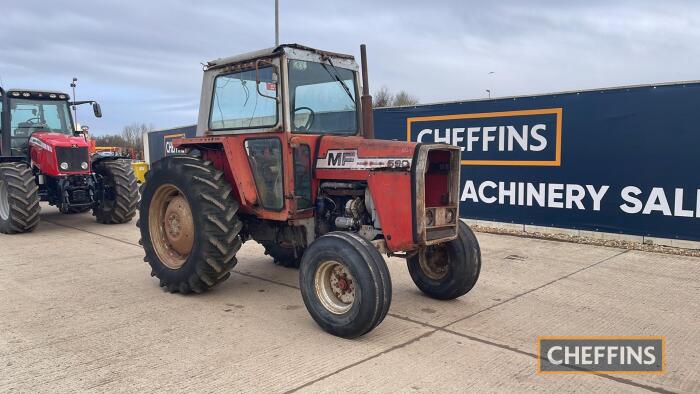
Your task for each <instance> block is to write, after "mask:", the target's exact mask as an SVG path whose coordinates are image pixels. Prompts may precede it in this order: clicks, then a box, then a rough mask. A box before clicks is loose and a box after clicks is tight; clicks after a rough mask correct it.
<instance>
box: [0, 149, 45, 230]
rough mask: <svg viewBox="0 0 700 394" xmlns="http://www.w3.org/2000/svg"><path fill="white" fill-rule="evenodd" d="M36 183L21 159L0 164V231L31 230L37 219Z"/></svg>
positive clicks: (38, 209)
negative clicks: (20, 161)
mask: <svg viewBox="0 0 700 394" xmlns="http://www.w3.org/2000/svg"><path fill="white" fill-rule="evenodd" d="M40 210H41V208H40V207H39V186H38V185H37V184H36V181H35V180H34V174H33V173H32V170H31V169H30V168H29V167H28V166H27V165H26V164H24V163H2V164H0V233H4V234H17V233H26V232H30V231H32V230H34V228H35V227H36V225H37V224H38V223H39V211H40Z"/></svg>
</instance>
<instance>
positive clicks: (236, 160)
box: [173, 133, 289, 221]
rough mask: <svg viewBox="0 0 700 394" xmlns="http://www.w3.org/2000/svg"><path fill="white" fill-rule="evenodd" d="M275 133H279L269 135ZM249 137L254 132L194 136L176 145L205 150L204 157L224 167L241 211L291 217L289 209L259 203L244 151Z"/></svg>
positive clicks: (175, 143)
mask: <svg viewBox="0 0 700 394" xmlns="http://www.w3.org/2000/svg"><path fill="white" fill-rule="evenodd" d="M272 136H277V135H275V134H269V133H268V134H267V135H266V137H272ZM246 138H255V136H251V135H245V136H227V137H195V138H188V139H182V140H175V141H173V145H175V146H176V147H179V148H181V149H185V150H198V151H199V152H201V153H202V159H204V160H208V161H211V162H212V164H213V165H214V167H216V168H217V169H219V170H221V171H223V173H224V178H225V179H226V181H227V182H228V183H229V184H230V185H231V187H232V189H233V193H234V197H235V199H236V200H237V201H238V202H239V204H240V208H239V209H240V211H241V212H243V213H246V214H250V215H255V216H257V217H259V218H261V219H268V220H279V221H285V220H287V219H288V218H289V213H288V211H287V210H286V209H282V210H281V211H279V212H276V211H270V210H265V209H263V208H262V207H261V206H260V204H259V199H258V192H257V187H256V184H255V178H254V177H253V172H252V171H251V168H250V163H249V162H248V154H247V153H246V151H245V139H246ZM282 146H283V147H284V146H286V144H282ZM285 178H288V177H285ZM285 180H287V179H285Z"/></svg>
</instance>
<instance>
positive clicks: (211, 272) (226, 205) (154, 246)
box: [137, 155, 243, 293]
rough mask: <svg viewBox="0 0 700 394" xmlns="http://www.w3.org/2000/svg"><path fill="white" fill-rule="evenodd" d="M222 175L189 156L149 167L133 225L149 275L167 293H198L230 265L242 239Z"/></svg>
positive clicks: (216, 281)
mask: <svg viewBox="0 0 700 394" xmlns="http://www.w3.org/2000/svg"><path fill="white" fill-rule="evenodd" d="M231 193H232V191H231V186H230V185H229V184H228V183H227V182H226V181H225V180H224V174H223V172H222V171H219V170H217V169H216V168H215V167H214V166H213V165H212V164H211V162H204V161H202V160H200V159H198V158H196V157H192V156H184V155H183V156H168V157H165V158H163V159H161V160H159V161H157V162H155V163H154V164H153V167H152V168H151V170H150V171H149V172H148V173H147V174H146V183H144V184H143V186H142V196H141V205H140V208H139V220H138V223H137V225H138V226H139V229H140V230H141V244H142V245H143V247H144V249H145V251H146V257H145V258H144V261H146V262H147V263H148V264H149V265H150V266H151V269H152V272H151V275H152V276H155V277H157V278H158V279H160V286H161V287H165V288H166V289H167V290H168V291H170V292H171V293H174V292H180V293H190V292H196V293H202V292H204V291H206V290H208V289H209V288H211V287H213V286H215V285H217V284H219V283H221V282H223V281H224V280H226V279H227V278H228V277H229V276H230V275H231V274H230V271H231V270H232V269H233V267H234V266H235V265H236V263H237V260H236V252H238V249H240V247H241V244H242V240H241V237H240V235H239V233H240V231H241V228H242V227H243V224H242V222H241V221H240V220H239V219H238V217H237V215H236V212H237V211H238V202H236V201H235V200H234V199H233V196H232V194H231Z"/></svg>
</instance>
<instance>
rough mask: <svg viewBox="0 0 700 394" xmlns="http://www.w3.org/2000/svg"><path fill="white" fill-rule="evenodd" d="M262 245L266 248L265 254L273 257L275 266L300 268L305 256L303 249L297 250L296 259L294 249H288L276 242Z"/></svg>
mask: <svg viewBox="0 0 700 394" xmlns="http://www.w3.org/2000/svg"><path fill="white" fill-rule="evenodd" d="M262 245H263V246H264V247H265V254H266V255H269V256H270V257H272V258H273V259H274V261H275V264H277V265H279V266H282V267H287V268H299V264H301V256H302V255H303V254H304V250H303V249H301V248H297V251H296V257H295V256H294V248H286V247H284V246H282V245H280V244H278V243H274V242H263V244H262Z"/></svg>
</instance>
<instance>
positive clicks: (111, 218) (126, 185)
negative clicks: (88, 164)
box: [92, 160, 139, 224]
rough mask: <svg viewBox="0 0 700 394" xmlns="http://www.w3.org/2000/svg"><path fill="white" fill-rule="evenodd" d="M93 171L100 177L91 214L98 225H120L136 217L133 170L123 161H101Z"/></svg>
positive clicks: (137, 194)
mask: <svg viewBox="0 0 700 394" xmlns="http://www.w3.org/2000/svg"><path fill="white" fill-rule="evenodd" d="M93 169H94V171H95V173H96V174H97V175H99V176H100V177H101V182H100V185H101V186H100V187H101V188H102V190H100V191H99V192H98V193H97V195H98V199H97V205H96V206H95V207H94V208H93V209H92V214H93V215H94V216H95V218H96V219H97V221H98V222H99V223H103V224H121V223H127V222H130V221H131V219H133V217H134V215H136V207H137V206H138V203H139V189H138V185H137V184H136V178H135V177H134V170H133V168H131V165H129V163H128V162H126V161H125V160H102V161H98V162H97V163H95V164H94V166H93Z"/></svg>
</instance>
